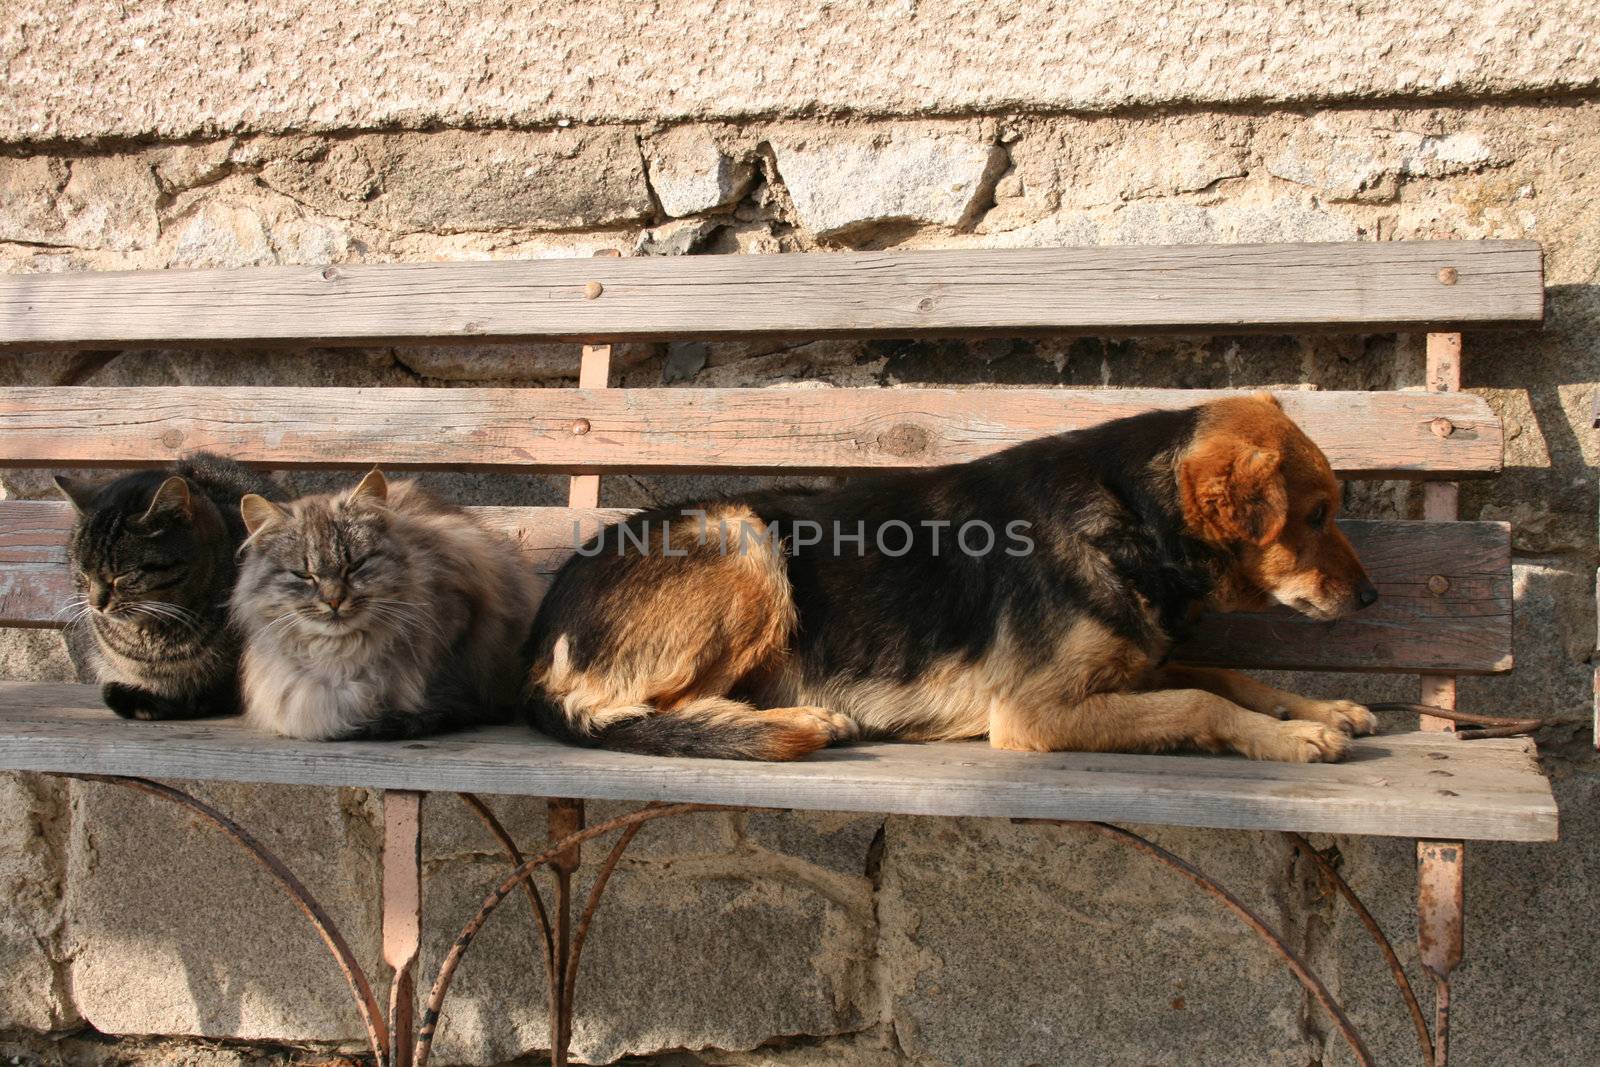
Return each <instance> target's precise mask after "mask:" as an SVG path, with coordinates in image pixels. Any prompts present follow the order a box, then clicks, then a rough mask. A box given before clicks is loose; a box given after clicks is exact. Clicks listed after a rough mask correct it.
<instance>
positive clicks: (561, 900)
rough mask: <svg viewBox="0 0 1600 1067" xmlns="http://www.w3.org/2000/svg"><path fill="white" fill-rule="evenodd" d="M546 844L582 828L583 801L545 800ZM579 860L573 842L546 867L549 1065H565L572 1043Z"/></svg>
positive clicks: (579, 851) (578, 848)
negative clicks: (551, 941) (550, 957)
mask: <svg viewBox="0 0 1600 1067" xmlns="http://www.w3.org/2000/svg"><path fill="white" fill-rule="evenodd" d="M548 811H549V815H548V816H547V817H546V825H547V826H548V828H549V841H550V844H552V845H556V844H559V843H561V842H562V841H565V840H566V839H567V838H569V837H571V836H572V835H573V834H576V833H578V832H579V831H580V830H582V829H583V801H581V800H568V799H565V798H560V797H557V798H553V799H552V800H550V801H549V804H548ZM582 862H583V846H582V845H580V844H574V845H572V846H570V847H568V848H566V849H564V850H562V851H561V852H558V853H556V855H555V857H554V858H553V859H552V860H551V861H550V869H551V870H552V871H553V872H555V876H556V914H555V961H554V966H553V967H552V968H551V970H552V971H553V972H554V975H555V984H554V985H553V986H551V987H550V1065H551V1067H567V1052H568V1049H570V1048H571V1046H572V993H571V991H570V990H569V989H568V986H569V985H570V984H571V983H572V980H573V979H574V978H575V977H577V968H576V966H575V963H574V960H573V955H572V876H573V874H574V873H576V871H577V870H578V865H579V864H580V863H582Z"/></svg>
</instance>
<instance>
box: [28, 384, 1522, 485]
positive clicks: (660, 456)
mask: <svg viewBox="0 0 1600 1067" xmlns="http://www.w3.org/2000/svg"><path fill="white" fill-rule="evenodd" d="M1225 395H1238V394H1237V392H1230V391H1221V390H1201V389H1106V390H1078V389H448V390H444V389H347V388H326V389H322V388H318V389H274V388H205V387H171V388H166V387H163V388H95V387H82V386H79V387H63V386H48V387H15V388H9V389H0V465H4V466H12V467H24V466H37V467H72V466H87V467H120V466H141V465H148V464H156V463H163V462H167V461H169V460H171V459H173V458H175V457H177V456H179V455H182V454H184V453H186V452H191V451H194V450H197V449H209V450H211V451H215V452H220V453H222V454H224V455H229V456H234V457H236V458H238V459H241V460H245V461H248V462H251V463H255V464H258V465H261V466H268V467H280V468H296V467H298V468H307V467H349V468H364V467H371V466H374V465H381V466H384V467H387V468H390V469H393V470H494V471H524V472H531V471H546V472H558V473H600V472H606V471H625V472H631V473H674V472H688V471H702V470H716V471H720V472H775V471H776V472H784V473H790V474H805V473H820V472H826V473H830V474H859V473H865V472H868V471H874V470H885V469H893V468H908V467H924V466H929V465H934V464H941V463H957V462H962V461H965V460H971V459H976V458H978V457H979V456H984V455H988V454H990V453H992V452H996V451H999V450H1000V449H1003V448H1007V447H1009V446H1011V445H1014V444H1017V443H1019V442H1021V441H1027V440H1031V439H1033V438H1036V437H1042V436H1045V435H1047V434H1051V433H1059V432H1061V431H1064V430H1071V429H1079V428H1082V427H1086V426H1093V425H1096V424H1098V423H1101V422H1105V421H1107V420H1109V419H1115V418H1120V417H1122V416H1125V415H1133V414H1137V413H1139V412H1142V411H1148V410H1151V409H1152V408H1183V407H1189V406H1192V405H1195V404H1200V403H1204V402H1206V401H1208V400H1212V399H1216V398H1217V397H1220V396H1225ZM1278 395H1279V396H1280V397H1281V399H1282V401H1283V404H1284V407H1285V408H1286V410H1287V411H1288V412H1289V414H1290V415H1291V416H1293V417H1294V418H1295V419H1297V420H1298V421H1299V422H1300V423H1301V425H1302V426H1304V427H1305V429H1306V431H1307V433H1309V434H1310V435H1311V437H1312V438H1313V439H1314V440H1316V441H1317V443H1318V444H1319V445H1321V446H1322V448H1323V450H1324V451H1325V452H1327V454H1328V458H1329V461H1330V462H1331V463H1332V464H1333V466H1334V469H1335V470H1337V471H1340V472H1341V473H1343V474H1346V475H1352V476H1359V477H1366V478H1388V477H1398V478H1417V477H1435V478H1452V479H1453V478H1460V477H1472V476H1479V475H1486V474H1492V473H1494V472H1496V471H1498V470H1500V468H1501V463H1502V458H1501V456H1502V447H1501V446H1502V441H1501V425H1500V419H1499V417H1498V416H1497V415H1496V414H1495V413H1494V411H1493V410H1492V409H1491V408H1490V407H1489V405H1488V403H1487V402H1486V401H1485V400H1484V399H1483V398H1482V397H1479V396H1474V395H1471V394H1466V393H1450V394H1429V393H1420V392H1418V393H1403V392H1380V393H1368V392H1312V391H1293V390H1290V391H1285V392H1282V393H1280V394H1278ZM1440 420H1443V421H1442V422H1441V421H1440ZM580 431H581V432H580Z"/></svg>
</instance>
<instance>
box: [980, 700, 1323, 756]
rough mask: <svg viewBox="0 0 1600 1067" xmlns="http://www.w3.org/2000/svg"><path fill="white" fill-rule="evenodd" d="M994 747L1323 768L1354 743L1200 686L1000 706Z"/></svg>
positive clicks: (992, 733) (994, 716)
mask: <svg viewBox="0 0 1600 1067" xmlns="http://www.w3.org/2000/svg"><path fill="white" fill-rule="evenodd" d="M989 742H990V744H992V745H994V746H995V747H996V748H1009V749H1019V750H1022V751H1030V752H1161V751H1165V750H1168V749H1173V748H1180V747H1188V746H1192V747H1195V748H1201V749H1204V750H1206V751H1208V752H1225V751H1233V752H1238V753H1240V754H1242V755H1245V756H1248V757H1250V758H1251V759H1266V760H1283V761H1286V762H1292V763H1320V762H1325V761H1331V760H1337V759H1339V758H1340V757H1342V756H1343V755H1344V754H1345V750H1346V749H1347V748H1348V746H1349V740H1348V738H1347V737H1346V736H1345V734H1344V733H1343V732H1342V731H1340V730H1337V729H1334V728H1332V727H1329V726H1325V725H1323V724H1322V723H1316V722H1279V721H1278V720H1276V719H1269V718H1267V717H1265V716H1262V715H1257V714H1255V713H1254V712H1251V711H1248V710H1246V709H1245V708H1242V707H1240V706H1239V705H1237V704H1235V703H1233V702H1232V701H1230V700H1226V699H1224V698H1223V697H1221V696H1218V695H1217V694H1215V693H1208V692H1206V691H1204V690H1201V689H1158V690H1152V691H1147V692H1136V693H1096V694H1094V695H1093V696H1090V697H1086V698H1085V699H1083V700H1082V701H1080V702H1079V703H1077V704H1075V705H1072V706H1071V707H1066V708H1061V707H1057V708H1053V709H1019V708H1016V707H1011V706H1007V707H1003V708H997V709H995V710H994V712H992V713H991V715H990V720H989Z"/></svg>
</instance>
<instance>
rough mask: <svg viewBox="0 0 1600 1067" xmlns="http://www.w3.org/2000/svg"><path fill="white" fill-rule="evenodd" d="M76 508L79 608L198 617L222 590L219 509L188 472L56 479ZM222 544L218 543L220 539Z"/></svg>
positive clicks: (133, 621) (149, 617)
mask: <svg viewBox="0 0 1600 1067" xmlns="http://www.w3.org/2000/svg"><path fill="white" fill-rule="evenodd" d="M57 484H58V485H59V486H60V488H61V491H62V493H63V494H64V495H65V496H67V498H68V499H69V500H71V501H72V503H73V506H74V507H76V508H77V509H78V523H77V526H76V527H75V528H74V529H73V532H72V538H71V542H70V544H69V554H70V558H71V560H72V574H73V582H74V585H75V586H76V588H77V592H78V595H79V597H80V598H81V604H80V605H78V607H79V611H80V612H88V613H90V614H92V616H93V617H95V618H98V619H102V620H108V621H112V622H117V623H126V624H130V625H140V626H144V625H151V624H154V623H157V622H161V621H179V622H181V621H182V620H185V619H187V620H191V621H192V620H193V618H194V615H193V613H194V612H195V611H197V610H199V609H201V608H203V607H207V606H210V605H211V604H212V603H213V602H214V601H215V600H216V599H217V598H216V591H215V590H214V589H213V588H212V586H213V585H214V584H216V583H215V579H216V574H217V566H216V559H217V554H218V553H219V552H224V553H226V552H227V551H228V548H227V546H226V543H225V542H226V541H227V535H226V532H225V530H224V529H223V528H222V525H221V520H220V517H219V516H217V515H216V514H215V513H214V510H209V511H208V510H203V509H208V508H209V505H208V504H207V503H206V502H205V501H204V500H203V499H200V498H193V499H192V498H191V497H190V494H189V491H188V487H187V485H186V483H184V480H183V479H182V478H169V479H166V480H165V481H163V480H162V479H161V477H160V476H158V475H157V476H151V475H148V474H140V475H129V476H127V477H125V478H121V479H118V480H117V481H115V482H111V483H109V484H107V485H103V486H94V485H89V484H87V483H84V482H81V481H78V480H76V479H66V478H62V479H58V480H57ZM219 546H220V547H219Z"/></svg>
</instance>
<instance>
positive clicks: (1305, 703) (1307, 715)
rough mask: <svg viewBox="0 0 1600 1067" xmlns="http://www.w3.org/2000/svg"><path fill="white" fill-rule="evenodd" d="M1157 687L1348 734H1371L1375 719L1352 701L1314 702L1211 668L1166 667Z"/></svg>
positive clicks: (1376, 730)
mask: <svg viewBox="0 0 1600 1067" xmlns="http://www.w3.org/2000/svg"><path fill="white" fill-rule="evenodd" d="M1157 684H1158V685H1160V686H1162V687H1163V688H1171V689H1204V690H1205V691H1206V692H1208V693H1215V694H1217V695H1218V696H1220V697H1226V698H1227V699H1229V700H1231V701H1233V702H1234V703H1235V704H1238V705H1239V706H1240V707H1245V708H1249V709H1250V710H1251V711H1258V712H1260V713H1261V714H1263V715H1271V716H1272V717H1273V718H1274V719H1302V720H1305V721H1306V722H1320V723H1322V724H1323V725H1324V726H1333V727H1336V728H1338V729H1340V730H1343V731H1344V732H1345V733H1349V734H1375V733H1377V732H1378V719H1377V717H1376V716H1374V715H1373V714H1372V712H1370V711H1368V710H1367V709H1366V708H1365V707H1363V706H1362V705H1360V704H1357V703H1356V702H1355V701H1353V700H1315V699H1313V698H1311V697H1303V696H1300V695H1299V694H1298V693H1291V692H1288V691H1287V690H1283V689H1276V688H1274V687H1273V686H1270V685H1267V684H1266V683H1265V682H1258V681H1256V680H1255V679H1254V678H1252V677H1250V676H1249V675H1248V674H1240V673H1239V672H1238V671H1225V670H1219V669H1217V668H1214V667H1186V666H1183V665H1181V664H1168V665H1167V666H1165V667H1162V668H1161V671H1160V673H1159V674H1158V675H1157Z"/></svg>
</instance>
